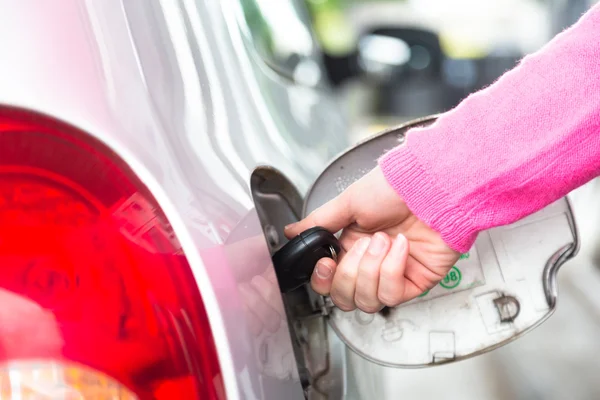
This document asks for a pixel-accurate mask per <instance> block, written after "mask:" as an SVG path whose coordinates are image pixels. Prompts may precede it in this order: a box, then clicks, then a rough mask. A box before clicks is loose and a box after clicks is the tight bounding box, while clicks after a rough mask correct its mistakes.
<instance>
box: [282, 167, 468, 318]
mask: <svg viewBox="0 0 600 400" xmlns="http://www.w3.org/2000/svg"><path fill="white" fill-rule="evenodd" d="M313 226H322V227H323V228H325V229H327V230H329V231H330V232H332V233H335V232H338V231H339V230H341V229H343V231H342V235H341V237H340V242H341V245H342V251H341V252H340V253H341V254H340V256H339V258H338V263H337V265H336V263H335V262H334V261H333V260H332V259H330V258H323V259H321V260H319V261H318V262H317V266H316V268H315V272H314V273H313V275H312V278H311V285H312V288H313V290H314V291H315V292H317V293H319V294H321V295H324V296H326V295H330V296H331V299H332V301H333V302H334V304H335V305H336V306H338V307H339V308H340V309H341V310H343V311H351V310H353V309H355V308H357V307H358V308H359V309H361V310H362V311H365V312H368V313H373V312H377V311H379V310H381V309H382V308H383V307H384V306H388V307H394V306H397V305H399V304H401V303H404V302H406V301H409V300H411V299H413V298H415V297H417V296H418V295H420V294H421V293H423V292H424V291H426V290H428V289H430V288H432V287H433V286H435V285H436V284H437V283H438V282H439V281H440V280H441V279H443V278H444V277H445V276H446V274H447V273H448V271H449V270H450V268H452V266H453V265H454V263H455V262H456V261H457V260H458V258H459V256H460V254H459V253H458V252H456V251H454V250H452V249H451V248H450V247H449V246H448V245H446V243H445V242H444V241H443V240H442V238H441V236H440V234H439V233H437V232H436V231H434V230H433V229H431V228H429V227H428V226H427V225H426V224H425V223H423V222H421V221H420V220H419V219H418V218H417V217H416V216H415V215H413V214H412V212H411V211H410V210H409V209H408V207H407V206H406V204H405V203H404V201H402V199H401V198H400V196H399V195H398V194H397V193H396V192H395V191H394V189H393V188H392V187H391V186H390V185H389V184H388V182H387V180H386V179H385V177H384V176H383V173H382V172H381V170H380V169H379V167H377V168H375V169H373V170H372V171H371V172H369V173H368V174H367V175H365V176H364V177H362V178H361V179H359V180H358V181H356V182H355V183H353V184H352V185H351V186H349V187H348V188H347V189H346V190H345V191H344V192H343V193H341V194H340V195H339V196H337V197H336V198H335V199H333V200H331V201H329V202H328V203H326V204H324V205H323V206H321V207H320V208H318V209H317V210H315V211H314V212H312V213H311V214H310V215H309V216H308V217H306V218H305V219H303V220H302V221H300V222H297V223H295V224H292V225H290V226H288V227H286V230H285V234H286V236H287V237H288V238H292V237H294V236H296V235H298V234H299V233H301V232H303V231H304V230H306V229H309V228H311V227H313Z"/></svg>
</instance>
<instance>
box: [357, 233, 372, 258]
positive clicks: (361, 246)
mask: <svg viewBox="0 0 600 400" xmlns="http://www.w3.org/2000/svg"><path fill="white" fill-rule="evenodd" d="M370 242H371V238H368V237H364V238H362V239H359V240H358V242H356V244H355V246H356V253H357V254H358V255H359V256H362V255H363V254H365V251H367V248H368V247H369V243H370Z"/></svg>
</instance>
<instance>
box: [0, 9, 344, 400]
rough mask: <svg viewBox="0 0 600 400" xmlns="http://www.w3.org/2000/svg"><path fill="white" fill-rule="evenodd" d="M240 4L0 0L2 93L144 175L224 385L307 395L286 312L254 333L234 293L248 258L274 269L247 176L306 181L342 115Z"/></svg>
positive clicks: (8, 102)
mask: <svg viewBox="0 0 600 400" xmlns="http://www.w3.org/2000/svg"><path fill="white" fill-rule="evenodd" d="M236 7H237V3H236V1H234V0H223V1H211V0H203V1H200V0H196V1H194V0H180V1H171V0H127V1H125V0H60V2H55V1H53V2H48V1H36V0H20V1H18V2H15V1H12V0H0V9H2V14H1V16H0V22H1V23H0V55H1V60H2V62H0V105H3V106H11V107H19V108H23V109H27V110H31V111H35V112H38V113H42V114H45V115H49V116H51V117H53V118H56V119H59V120H62V121H65V122H67V123H69V124H71V125H73V126H76V127H78V128H80V129H82V130H84V131H86V132H88V133H89V134H90V135H92V136H94V137H96V138H98V139H99V140H101V141H102V142H104V143H105V144H106V145H108V146H109V147H110V148H111V149H112V150H113V151H114V152H115V153H116V154H118V155H119V156H120V157H121V158H123V159H124V160H125V161H126V162H127V164H128V165H129V166H130V167H131V168H132V169H133V170H134V171H135V173H136V174H137V175H138V176H139V178H140V179H141V180H142V181H143V182H144V183H145V185H147V186H148V188H149V189H150V190H151V192H152V193H153V195H154V196H155V197H156V199H157V200H158V202H159V203H160V205H161V207H162V208H163V210H164V212H165V214H166V216H167V217H168V219H169V220H170V222H171V224H172V226H173V228H174V229H175V232H176V234H177V236H178V238H179V240H180V243H181V245H182V247H183V249H184V251H185V254H186V255H187V257H188V260H189V262H190V264H191V266H192V268H193V272H194V275H195V277H196V280H197V283H198V286H199V288H200V291H201V293H202V296H203V299H204V302H205V306H206V308H207V313H208V315H209V318H210V321H211V325H212V329H213V334H214V337H215V342H216V346H217V350H218V354H219V362H220V365H221V369H222V372H223V379H224V383H225V387H226V392H227V398H231V399H233V398H248V399H252V398H260V399H281V398H286V399H293V398H303V394H302V388H301V386H300V383H299V381H298V379H297V377H295V374H294V369H295V364H294V362H293V360H294V358H293V353H292V347H291V341H290V337H289V331H288V328H287V326H286V320H285V318H283V317H282V319H281V325H280V328H279V330H278V332H277V333H275V334H274V335H272V336H268V337H267V338H266V339H265V337H264V336H263V337H262V338H256V337H253V336H252V335H251V333H250V331H249V329H248V325H247V314H246V311H245V310H246V309H247V307H245V306H244V304H243V301H242V300H241V295H240V285H241V284H243V283H245V282H247V281H248V279H251V278H252V276H248V273H244V272H245V271H246V270H247V269H248V265H249V264H250V263H252V262H254V263H255V264H256V263H261V262H262V263H265V266H266V267H265V268H272V265H271V264H270V257H269V253H268V248H267V245H266V242H265V238H264V236H263V233H262V230H261V226H260V221H259V220H258V216H257V214H256V211H255V209H254V205H253V202H252V197H251V194H250V188H249V183H250V175H251V172H252V171H253V170H254V169H255V168H256V167H257V166H260V165H271V166H274V167H276V168H277V169H278V170H280V171H281V172H282V173H283V174H285V175H286V176H287V177H288V178H289V179H290V180H291V181H292V182H294V183H295V184H296V185H297V188H298V189H299V190H300V192H301V193H304V192H305V191H306V189H307V188H308V187H309V185H310V183H311V182H312V181H313V180H314V179H315V178H316V177H317V175H318V173H319V172H320V170H321V169H322V168H323V167H324V166H325V165H326V163H327V161H328V160H329V159H331V158H332V157H333V156H334V155H335V154H336V153H338V152H340V151H341V150H343V149H344V148H345V147H346V146H347V144H348V143H347V139H346V135H344V130H345V122H344V120H343V118H342V116H341V113H340V111H339V109H338V108H337V106H336V103H335V101H334V99H333V97H332V96H331V94H330V93H329V92H328V90H327V88H326V87H318V88H313V87H305V86H301V85H297V84H294V83H293V82H291V81H290V80H288V79H287V78H284V77H281V76H279V75H277V73H275V72H274V71H273V70H271V69H270V68H269V67H268V66H267V65H266V64H265V63H263V62H262V61H261V60H260V58H259V57H258V56H257V55H256V54H253V52H252V50H251V48H250V47H249V45H248V42H247V41H245V39H244V37H243V36H242V34H241V33H240V30H239V29H238V26H237V22H238V21H237V20H236V18H237V17H236V16H237V15H238V14H237V12H238V11H237V10H236ZM240 243H241V244H242V245H243V246H245V250H244V253H243V254H244V255H245V257H239V256H238V255H239V254H240V253H239V252H240V251H239V246H240ZM275 301H277V302H281V298H280V297H277V299H276V300H275ZM265 340H267V342H268V343H269V345H270V346H271V349H270V350H269V354H271V355H273V363H274V364H272V365H270V366H265V365H264V362H261V361H260V359H261V357H260V354H259V352H260V351H261V346H263V347H264V343H265ZM263 361H264V360H263ZM269 361H271V360H270V359H269Z"/></svg>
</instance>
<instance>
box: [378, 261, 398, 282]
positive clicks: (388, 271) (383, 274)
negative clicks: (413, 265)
mask: <svg viewBox="0 0 600 400" xmlns="http://www.w3.org/2000/svg"><path fill="white" fill-rule="evenodd" d="M398 271H399V269H398V268H396V267H391V268H390V267H387V268H386V267H385V265H384V266H383V267H382V268H381V271H379V276H380V279H382V280H385V281H389V282H396V281H397V280H398Z"/></svg>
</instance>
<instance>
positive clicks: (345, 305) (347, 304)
mask: <svg viewBox="0 0 600 400" xmlns="http://www.w3.org/2000/svg"><path fill="white" fill-rule="evenodd" d="M330 297H331V301H333V304H335V305H336V306H337V307H338V308H339V309H340V310H342V311H352V310H354V309H355V308H356V305H355V304H354V302H353V301H350V300H348V299H347V298H345V296H343V295H341V294H340V293H336V292H334V291H332V293H331V296H330Z"/></svg>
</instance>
